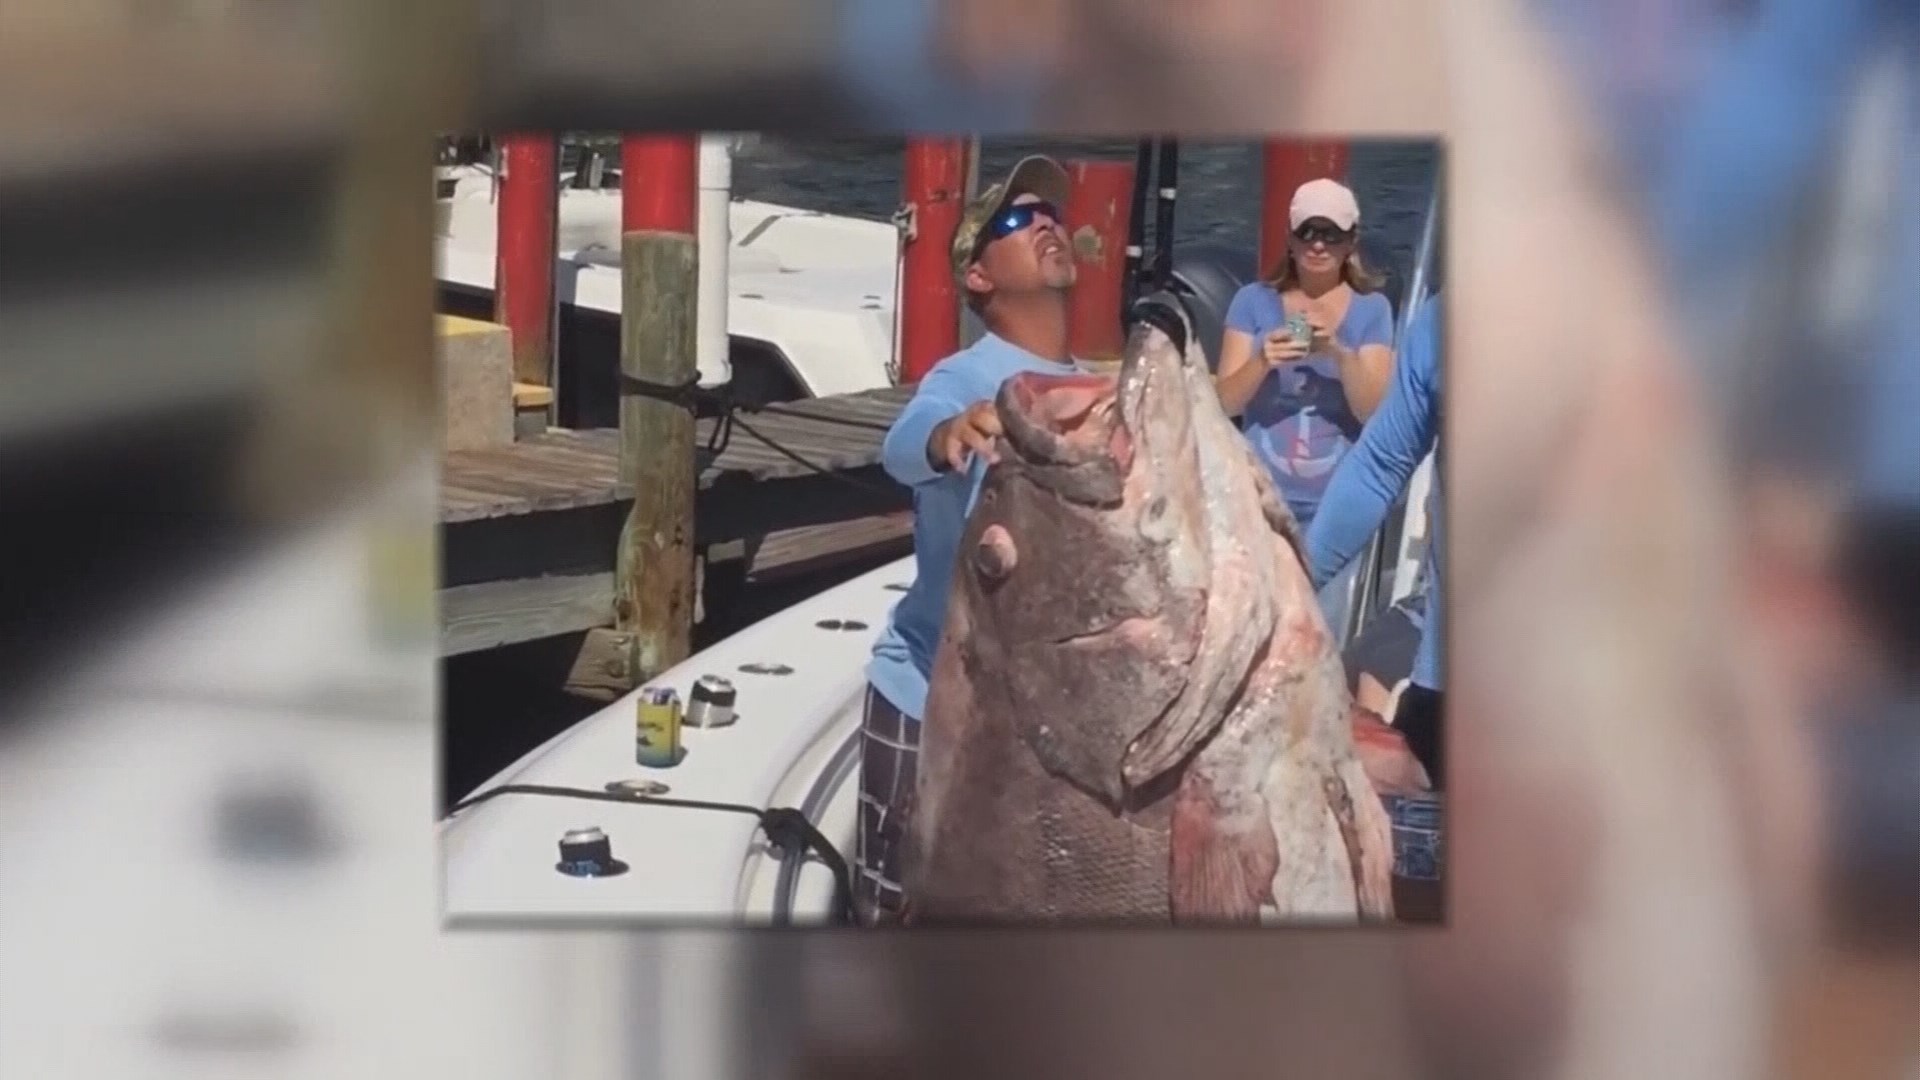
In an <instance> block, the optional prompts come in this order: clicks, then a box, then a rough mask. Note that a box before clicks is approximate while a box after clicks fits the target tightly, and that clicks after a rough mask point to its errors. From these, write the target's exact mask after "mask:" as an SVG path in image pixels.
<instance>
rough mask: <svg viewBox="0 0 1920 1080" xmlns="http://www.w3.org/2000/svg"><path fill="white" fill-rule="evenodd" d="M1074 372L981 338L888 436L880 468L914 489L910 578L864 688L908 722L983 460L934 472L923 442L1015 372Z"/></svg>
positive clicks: (930, 377) (918, 703)
mask: <svg viewBox="0 0 1920 1080" xmlns="http://www.w3.org/2000/svg"><path fill="white" fill-rule="evenodd" d="M1075 370H1077V369H1076V368H1074V367H1072V366H1070V365H1065V364H1057V363H1054V362H1053V361H1051V360H1045V359H1042V358H1040V357H1038V356H1035V355H1034V354H1032V353H1030V352H1028V351H1026V350H1025V349H1022V348H1020V347H1019V346H1017V345H1014V344H1013V343H1011V342H1009V341H1007V340H1006V339H1005V338H1002V337H999V336H997V335H995V334H987V335H985V336H983V337H982V338H981V339H980V340H979V341H976V342H974V343H973V344H972V345H970V346H968V347H967V348H965V349H962V350H960V351H959V352H957V353H954V354H953V355H952V356H949V357H947V358H946V359H945V360H942V361H940V362H939V363H938V364H935V365H934V366H933V369H932V370H931V371H929V372H927V376H926V378H924V379H921V380H920V386H919V387H918V389H916V390H915V391H914V394H913V400H912V401H909V402H907V406H906V408H904V409H902V410H901V411H900V415H899V417H898V418H897V419H895V420H894V422H893V427H892V428H890V429H889V430H888V431H887V437H886V440H885V441H884V442H883V443H882V444H881V448H880V463H881V465H882V466H884V467H885V468H886V470H887V472H888V474H889V475H891V476H892V477H893V478H894V479H895V480H898V481H900V482H901V483H903V484H905V485H907V486H908V487H910V488H912V489H913V559H914V565H915V571H916V572H915V574H914V579H913V584H912V585H911V586H909V587H908V588H907V593H906V595H905V596H903V597H901V598H900V602H899V603H897V604H895V605H894V606H893V612H892V614H891V615H889V617H888V619H887V625H886V626H885V627H884V628H883V629H882V630H881V631H880V637H879V639H878V640H876V641H875V642H874V645H873V659H872V660H871V661H870V662H869V663H868V665H867V681H869V682H870V683H872V684H873V688H874V689H875V690H877V691H879V693H880V695H881V696H882V697H884V698H886V699H887V701H888V702H890V703H891V704H892V705H893V707H894V708H896V709H899V710H900V712H901V713H902V714H903V715H905V716H907V717H909V718H912V719H914V720H918V719H919V718H920V717H921V716H923V715H924V714H925V713H926V707H927V677H928V675H929V674H931V673H932V671H933V654H934V651H935V649H937V648H938V647H939V645H940V632H941V631H942V630H943V629H945V626H946V621H947V590H948V589H949V588H950V587H951V585H952V581H953V562H954V557H955V555H956V552H957V550H958V548H959V546H960V534H961V533H962V532H963V531H965V529H966V527H967V515H968V514H969V513H970V512H971V511H972V509H973V500H974V497H975V496H976V495H978V494H979V492H980V481H981V480H982V479H983V478H984V477H985V476H986V462H985V459H983V458H981V457H980V456H979V455H977V454H976V455H975V456H974V458H973V460H972V463H971V464H970V465H969V466H968V468H967V470H966V471H965V472H935V471H934V468H933V465H932V464H931V463H929V462H928V461H927V440H928V439H929V438H931V437H932V436H933V429H934V428H935V427H937V426H938V425H939V424H940V423H941V422H942V421H944V420H948V419H951V418H952V417H955V416H958V415H960V414H961V413H963V412H965V411H967V409H968V408H970V407H971V406H973V405H974V404H976V403H978V402H981V401H991V400H992V399H993V396H994V395H995V394H997V393H999V392H1000V384H1001V383H1003V382H1005V381H1007V379H1008V378H1010V377H1012V376H1014V375H1017V374H1019V373H1020V372H1023V371H1035V372H1040V373H1042V374H1048V375H1060V374H1067V373H1071V372H1073V371H1075Z"/></svg>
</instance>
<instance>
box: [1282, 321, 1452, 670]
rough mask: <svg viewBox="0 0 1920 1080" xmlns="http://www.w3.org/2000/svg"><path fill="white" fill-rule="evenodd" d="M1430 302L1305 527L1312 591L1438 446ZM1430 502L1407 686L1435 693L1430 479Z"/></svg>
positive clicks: (1435, 553) (1436, 527) (1436, 547)
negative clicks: (1421, 621) (1423, 594)
mask: <svg viewBox="0 0 1920 1080" xmlns="http://www.w3.org/2000/svg"><path fill="white" fill-rule="evenodd" d="M1440 308H1441V299H1440V297H1437V296H1436V297H1434V298H1433V299H1432V300H1431V301H1429V302H1428V303H1427V304H1426V305H1425V306H1423V307H1422V308H1421V309H1420V311H1419V312H1418V313H1417V314H1415V316H1414V318H1413V321H1412V323H1411V324H1410V325H1409V326H1408V327H1407V338H1406V340H1405V341H1404V342H1402V343H1401V347H1400V355H1399V356H1398V357H1397V358H1396V359H1395V361H1394V366H1393V382H1392V383H1391V384H1390V385H1389V386H1388V388H1387V396H1386V398H1385V399H1384V400H1383V401H1381V403H1380V408H1379V409H1378V410H1377V411H1375V413H1374V414H1373V415H1372V416H1371V417H1369V418H1368V420H1367V425H1366V427H1364V428H1362V429H1361V431H1360V441H1359V442H1357V443H1355V444H1354V445H1353V449H1352V450H1351V451H1349V452H1348V454H1347V456H1346V457H1345V458H1344V459H1343V460H1342V461H1341V462H1340V465H1339V467H1338V468H1336V469H1335V470H1334V473H1333V480H1332V481H1331V482H1330V483H1329V484H1328V485H1327V492H1326V495H1325V496H1324V497H1323V498H1322V499H1321V501H1320V511H1319V513H1317V514H1315V515H1314V518H1313V522H1312V524H1310V525H1308V526H1307V536H1306V540H1307V565H1308V572H1309V573H1310V574H1312V576H1313V586H1314V588H1316V589H1320V588H1324V587H1325V586H1326V584H1327V582H1328V581H1330V580H1331V579H1332V578H1333V576H1334V575H1335V574H1338V573H1339V572H1340V570H1341V569H1342V568H1343V567H1345V566H1346V565H1347V564H1348V563H1349V562H1351V561H1353V558H1354V556H1356V555H1358V554H1360V552H1361V550H1362V549H1364V548H1365V547H1366V546H1367V541H1369V540H1371V539H1372V538H1373V534H1374V532H1375V531H1376V530H1378V529H1379V528H1380V524H1381V522H1383V521H1385V520H1386V516H1387V511H1388V509H1390V508H1391V507H1392V506H1393V502H1394V500H1395V499H1397V498H1398V497H1399V496H1400V493H1401V492H1403V491H1405V490H1406V488H1407V483H1408V481H1410V480H1412V479H1413V473H1414V470H1415V469H1417V468H1419V467H1420V462H1421V459H1423V458H1425V457H1426V456H1427V452H1428V451H1429V450H1432V449H1433V448H1434V446H1435V444H1436V443H1437V441H1438V438H1439V434H1440V349H1441V335H1440V325H1439V324H1440V318H1441V313H1440ZM1433 493H1434V498H1433V502H1432V506H1431V508H1430V513H1429V515H1428V519H1427V520H1428V524H1429V526H1430V528H1431V540H1430V547H1429V549H1428V554H1427V617H1426V623H1425V625H1424V626H1423V627H1422V629H1421V633H1420V649H1419V651H1418V652H1417V653H1415V654H1414V660H1413V673H1412V678H1413V683H1414V685H1415V686H1422V687H1426V688H1428V689H1430V690H1439V689H1441V688H1442V686H1441V671H1440V623H1441V602H1440V561H1441V555H1440V517H1441V514H1440V503H1441V500H1440V497H1439V495H1440V478H1439V475H1438V473H1437V472H1436V474H1435V476H1434V482H1433Z"/></svg>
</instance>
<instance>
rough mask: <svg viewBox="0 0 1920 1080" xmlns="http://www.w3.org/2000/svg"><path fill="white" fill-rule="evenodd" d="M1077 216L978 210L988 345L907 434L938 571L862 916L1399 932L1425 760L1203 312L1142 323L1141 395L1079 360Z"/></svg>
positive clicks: (903, 453)
mask: <svg viewBox="0 0 1920 1080" xmlns="http://www.w3.org/2000/svg"><path fill="white" fill-rule="evenodd" d="M1065 195H1066V177H1065V174H1064V171H1063V170H1061V169H1060V168H1059V166H1058V165H1056V164H1054V163H1052V162H1050V161H1047V160H1045V159H1034V158H1030V159H1028V160H1026V161H1023V162H1022V163H1021V164H1020V165H1018V166H1016V167H1015V169H1014V170H1013V173H1012V174H1011V175H1010V176H1009V178H1008V180H1007V181H1006V182H1004V183H1002V184H998V185H995V186H994V187H992V188H989V189H988V190H987V191H986V192H985V193H984V194H983V195H982V196H981V197H980V198H979V199H978V200H976V201H975V202H974V203H973V204H971V205H970V206H969V207H968V208H967V212H966V214H965V216H964V217H963V221H962V225H961V227H960V229H959V230H958V233H957V235H956V237H955V241H954V245H953V266H954V273H955V276H956V277H957V278H958V279H959V280H960V282H961V283H962V286H963V288H964V290H965V293H966V295H967V297H968V302H969V303H970V304H972V305H973V307H974V308H975V310H976V311H977V312H978V313H979V314H980V316H981V318H982V321H983V322H984V323H985V324H986V326H987V328H988V330H989V334H988V335H987V336H986V337H985V338H983V339H982V341H981V342H980V343H979V344H977V345H975V346H974V347H972V348H970V349H967V350H964V351H962V352H961V353H959V354H956V355H955V356H953V357H950V358H948V359H947V360H944V361H942V362H941V363H940V364H939V365H936V366H935V368H934V369H933V370H932V372H930V373H929V375H928V376H927V378H926V379H925V380H923V381H922V383H921V385H920V387H919V390H918V392H917V393H916V395H915V397H914V400H913V401H912V402H911V403H909V405H908V406H907V408H906V409H905V410H904V411H903V412H902V414H901V417H900V419H899V420H898V421H896V423H895V425H894V427H893V429H892V430H891V431H890V432H889V434H888V437H887V439H886V442H885V446H884V460H885V464H886V467H887V469H888V470H889V471H890V472H891V473H892V474H893V475H894V476H895V477H896V478H898V479H900V480H901V481H902V482H903V483H906V484H908V485H909V486H911V487H912V488H913V489H914V503H915V511H916V513H915V518H916V520H915V548H916V559H917V562H918V571H919V573H918V577H917V578H916V580H915V582H914V584H913V586H912V588H911V590H910V591H909V592H908V594H907V595H906V597H905V598H903V599H902V600H901V602H900V603H899V604H898V605H897V606H896V608H895V610H894V611H893V613H892V615H891V617H890V619H889V623H888V625H887V627H886V628H885V629H884V630H883V632H882V634H881V636H880V638H879V640H878V642H877V643H876V645H875V648H874V658H873V662H872V664H871V665H870V667H869V681H870V689H869V693H868V697H867V709H866V716H865V717H864V723H863V735H864V738H865V753H864V755H863V758H862V766H863V768H862V779H861V796H860V802H861V835H860V851H859V857H858V861H859V863H860V879H859V883H858V885H857V886H856V889H857V896H856V902H857V903H858V905H859V907H860V908H861V910H862V913H863V919H864V920H865V921H868V922H877V921H883V920H892V919H896V918H901V919H905V920H906V921H911V922H915V923H930V922H948V923H951V922H956V921H967V922H978V921H982V920H987V921H1009V920H1011V921H1029V920H1063V919H1071V920H1085V919H1103V920H1116V919H1117V920H1125V921H1131V922H1142V921H1144V922H1148V923H1154V922H1158V923H1163V924H1164V923H1165V922H1167V921H1170V920H1171V921H1181V922H1187V923H1207V922H1216V923H1217V922H1240V923H1247V922H1255V921H1271V920H1275V919H1296V918H1332V919H1335V920H1340V921H1352V920H1354V919H1356V918H1374V919H1378V918H1387V917H1390V916H1391V914H1392V898H1391V892H1390V888H1389V874H1390V870H1391V865H1392V850H1391V847H1392V845H1391V836H1390V828H1389V823H1388V820H1387V817H1386V812H1385V810H1384V808H1383V807H1382V805H1381V803H1380V800H1379V798H1378V797H1377V791H1376V786H1375V785H1376V780H1375V779H1374V777H1376V776H1391V777H1405V776H1408V775H1413V774H1417V772H1418V766H1417V765H1415V764H1414V763H1413V762H1412V761H1411V759H1410V756H1409V755H1408V754H1407V751H1406V749H1405V746H1404V744H1403V743H1401V742H1400V740H1399V738H1398V736H1397V735H1396V734H1394V733H1393V732H1392V730H1391V729H1389V728H1386V727H1385V725H1382V724H1379V723H1378V721H1375V720H1372V719H1371V718H1370V717H1363V716H1360V715H1358V714H1357V713H1356V710H1354V707H1353V702H1352V699H1351V696H1350V695H1349V694H1348V693H1347V691H1346V686H1345V679H1344V675H1343V673H1342V670H1341V664H1340V659H1339V654H1338V652H1337V650H1336V648H1335V645H1334V640H1333V637H1332V634H1331V633H1330V632H1329V630H1328V628H1327V625H1326V622H1325V619H1324V617H1323V616H1322V614H1321V612H1320V610H1319V606H1318V603H1317V600H1316V598H1315V596H1314V591H1313V588H1312V586H1311V584H1310V581H1309V575H1308V572H1307V569H1306V565H1305V559H1304V554H1303V540H1302V537H1301V533H1300V529H1299V526H1298V524H1297V522H1296V521H1295V519H1294V517H1293V515H1292V513H1291V512H1290V511H1289V510H1288V509H1287V507H1286V504H1285V502H1284V501H1283V499H1282V498H1281V497H1280V495H1279V493H1278V492H1277V491H1276V490H1275V488H1274V486H1273V484H1272V482H1271V479H1270V478H1269V477H1268V475H1267V473H1266V470H1265V469H1263V468H1261V467H1260V466H1259V464H1258V463H1257V462H1256V460H1255V458H1254V456H1253V452H1252V450H1251V448H1250V447H1249V445H1248V443H1247V441H1246V440H1245V439H1244V438H1243V437H1242V436H1241V435H1240V432H1239V431H1238V430H1237V429H1236V428H1235V427H1234V426H1233V424H1232V422H1231V421H1230V420H1228V419H1227V416H1226V413H1225V412H1224V411H1223V410H1222V409H1221V406H1220V401H1219V398H1218V396H1217V394H1216V393H1215V392H1214V391H1213V383H1212V374H1211V372H1210V371H1209V369H1208V366H1207V363H1206V359H1205V357H1204V355H1203V353H1202V351H1201V349H1200V348H1199V345H1198V343H1197V342H1196V341H1195V340H1194V339H1193V333H1192V327H1191V324H1190V322H1189V320H1188V318H1187V316H1186V314H1185V313H1184V312H1180V311H1177V310H1174V309H1172V308H1165V309H1154V310H1150V311H1146V312H1143V313H1142V321H1141V323H1140V325H1138V326H1136V328H1135V329H1134V331H1133V333H1132V335H1131V336H1130V338H1129V340H1128V343H1127V348H1126V350H1125V353H1124V355H1123V358H1122V364H1121V368H1120V373H1119V375H1118V377H1117V378H1116V377H1113V376H1106V375H1091V374H1083V373H1078V372H1077V371H1076V368H1075V365H1074V364H1073V361H1072V359H1071V357H1070V356H1069V355H1068V351H1067V290H1068V289H1069V288H1070V287H1071V285H1072V283H1073V276H1074V275H1073V266H1072V260H1071V256H1070V252H1069V250H1068V248H1067V237H1066V233H1065V230H1064V229H1063V228H1062V227H1061V223H1060V222H1059V218H1058V215H1057V214H1056V213H1055V212H1054V210H1053V208H1054V207H1055V206H1057V205H1059V203H1060V202H1062V201H1064V198H1065ZM989 466H991V468H989Z"/></svg>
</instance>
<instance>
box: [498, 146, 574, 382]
mask: <svg viewBox="0 0 1920 1080" xmlns="http://www.w3.org/2000/svg"><path fill="white" fill-rule="evenodd" d="M500 149H501V160H502V163H503V174H502V176H501V177H500V203H499V208H498V210H497V211H496V213H497V214H498V219H497V220H498V225H499V229H498V237H497V240H496V244H495V255H494V289H493V318H494V321H495V322H498V323H501V324H502V325H504V326H506V327H507V330H508V332H509V333H510V334H511V335H512V338H513V377H514V380H515V381H516V382H524V383H533V384H536V385H539V386H551V385H553V262H554V255H555V251H554V243H555V240H554V234H555V230H556V228H557V224H558V217H559V212H560V201H559V200H560V140H559V139H558V137H557V136H555V135H553V134H552V133H547V132H531V133H523V134H515V135H505V136H501V138H500Z"/></svg>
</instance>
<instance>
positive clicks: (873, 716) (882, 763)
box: [853, 686, 920, 926]
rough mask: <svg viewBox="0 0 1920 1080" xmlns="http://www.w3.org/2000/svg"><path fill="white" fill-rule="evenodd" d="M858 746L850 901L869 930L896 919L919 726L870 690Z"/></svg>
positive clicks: (918, 752)
mask: <svg viewBox="0 0 1920 1080" xmlns="http://www.w3.org/2000/svg"><path fill="white" fill-rule="evenodd" d="M860 742H861V747H860V838H859V849H858V851H857V852H856V854H855V858H854V862H855V871H854V885H853V891H854V898H853V899H854V909H855V910H856V911H857V912H858V913H859V917H860V921H861V922H862V923H864V924H866V925H869V926H871V925H874V924H876V923H882V922H892V921H895V920H897V919H898V918H899V916H900V906H901V899H902V896H903V894H902V891H901V888H900V847H901V844H902V842H903V841H904V840H905V838H906V835H907V815H908V814H909V813H911V812H912V805H913V784H914V778H915V777H916V776H917V775H918V770H917V768H916V766H917V765H918V763H919V761H920V725H919V724H918V723H917V722H915V721H913V720H910V719H908V718H907V717H906V716H905V715H903V714H902V713H901V712H900V710H899V709H896V708H894V706H893V703H892V702H890V701H888V700H887V699H886V698H885V697H883V696H881V694H880V693H879V692H878V691H876V690H875V689H874V688H873V687H871V686H869V687H867V704H866V709H865V711H864V712H863V713H862V714H861V717H860Z"/></svg>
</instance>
